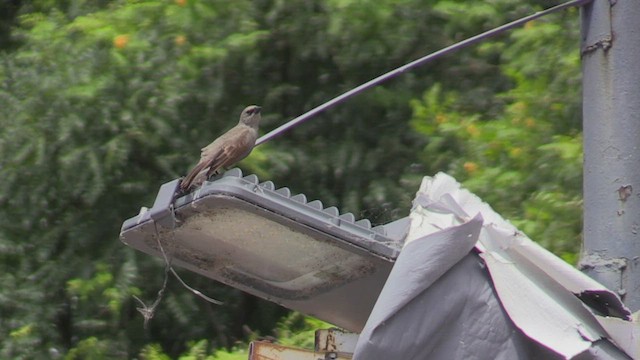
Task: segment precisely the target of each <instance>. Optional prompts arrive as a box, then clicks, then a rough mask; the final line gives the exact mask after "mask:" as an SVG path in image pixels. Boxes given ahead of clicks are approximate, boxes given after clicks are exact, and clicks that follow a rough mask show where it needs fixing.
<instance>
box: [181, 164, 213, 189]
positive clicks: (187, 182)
mask: <svg viewBox="0 0 640 360" xmlns="http://www.w3.org/2000/svg"><path fill="white" fill-rule="evenodd" d="M206 165H207V164H205V163H200V164H198V165H196V166H195V167H194V168H193V169H192V170H191V171H190V172H189V174H187V176H186V177H185V178H184V179H182V181H181V182H180V189H181V190H182V191H188V190H189V188H191V185H193V180H195V178H196V176H198V174H199V173H200V171H202V170H203V169H204V168H205V166H206Z"/></svg>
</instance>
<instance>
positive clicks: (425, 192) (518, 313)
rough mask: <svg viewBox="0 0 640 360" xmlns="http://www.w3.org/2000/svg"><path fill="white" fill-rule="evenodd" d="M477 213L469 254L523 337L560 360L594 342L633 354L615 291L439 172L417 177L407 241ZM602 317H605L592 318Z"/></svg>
mask: <svg viewBox="0 0 640 360" xmlns="http://www.w3.org/2000/svg"><path fill="white" fill-rule="evenodd" d="M477 214H481V215H482V218H483V219H484V223H483V225H482V229H481V231H480V235H479V242H478V243H477V244H476V249H477V250H478V251H479V252H480V253H481V256H482V257H483V258H484V259H485V261H486V265H487V268H488V270H489V273H490V274H491V278H492V280H493V284H494V286H495V289H496V292H497V294H498V296H499V298H500V301H501V304H502V306H503V307H504V309H505V310H506V312H507V313H508V314H509V317H510V318H511V320H512V321H513V322H514V323H515V325H516V326H517V327H518V328H519V329H520V330H521V331H522V332H523V333H524V334H526V335H527V336H528V337H530V338H531V339H533V340H535V341H537V342H538V343H540V344H542V345H544V346H545V347H547V348H549V349H552V350H553V351H554V352H556V353H557V354H559V355H560V356H562V357H563V358H567V359H570V358H574V357H576V356H578V355H579V354H584V353H585V352H588V351H589V349H591V348H592V347H593V346H594V344H597V343H600V342H601V340H606V341H611V342H613V343H614V344H616V345H617V346H618V348H619V349H623V350H625V351H627V354H628V355H631V356H634V355H635V354H634V353H633V349H634V348H635V349H637V344H638V343H639V342H640V338H638V335H637V329H638V322H637V321H635V322H633V321H630V320H631V317H630V312H629V310H628V309H627V308H626V307H625V306H624V304H623V303H622V301H621V300H620V298H619V297H618V296H617V295H616V294H615V293H614V292H612V291H610V290H609V289H607V288H605V287H604V286H602V285H601V284H599V283H598V282H596V281H594V280H593V279H591V278H589V277H588V276H586V275H585V274H583V273H581V272H580V271H578V270H576V269H574V268H573V267H571V266H570V265H569V264H567V263H566V262H564V261H563V260H562V259H559V258H558V257H556V256H555V255H553V254H552V253H550V252H549V251H547V250H546V249H544V248H542V247H541V246H540V245H538V244H536V243H534V242H533V241H531V240H530V239H529V238H528V237H526V236H525V235H524V234H523V233H521V232H520V231H519V230H518V229H517V228H515V227H514V226H513V225H511V223H509V222H508V221H506V220H504V219H503V218H502V217H500V215H498V214H497V213H496V212H495V211H493V209H491V207H490V206H489V205H487V204H486V203H484V202H482V201H481V200H480V199H479V198H478V197H477V196H475V195H474V194H472V193H471V192H469V191H467V190H465V189H462V188H461V187H460V184H459V183H458V182H456V181H455V179H453V178H452V177H450V176H448V175H446V174H443V173H439V174H437V175H436V176H435V177H433V178H429V177H427V178H425V179H424V180H423V183H422V185H421V187H420V191H419V192H418V194H417V196H416V199H415V201H414V209H413V212H412V219H416V220H414V222H413V223H412V226H411V229H410V233H409V237H408V239H407V243H411V242H412V241H413V239H414V237H413V236H415V235H422V236H424V235H425V234H433V235H435V234H437V233H438V232H440V231H441V230H440V229H446V228H448V227H451V226H460V224H466V223H469V222H473V221H474V219H476V218H477ZM474 216H475V217H474ZM472 217H474V218H473V219H472ZM406 246H407V247H408V246H409V245H406ZM405 250H406V248H405ZM401 256H402V254H401ZM392 273H393V272H392ZM581 300H582V301H581ZM374 311H375V310H374ZM603 314H604V315H608V316H609V317H602V316H596V315H603ZM612 318H614V319H617V320H611V319H612ZM603 319H608V320H603ZM611 322H614V323H618V322H622V323H624V324H626V325H627V327H628V329H627V330H625V331H622V333H623V334H618V333H616V332H615V331H613V330H612V325H611V324H610V323H611ZM631 328H632V329H636V330H630V329H631ZM629 349H631V350H629ZM580 358H582V357H580Z"/></svg>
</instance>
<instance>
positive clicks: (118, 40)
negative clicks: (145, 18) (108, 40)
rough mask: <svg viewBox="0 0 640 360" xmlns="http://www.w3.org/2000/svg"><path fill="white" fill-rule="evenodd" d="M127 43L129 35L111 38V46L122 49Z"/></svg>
mask: <svg viewBox="0 0 640 360" xmlns="http://www.w3.org/2000/svg"><path fill="white" fill-rule="evenodd" d="M128 43H129V35H118V36H116V37H115V38H113V46H115V47H116V48H118V49H124V48H125V47H126V46H127V44H128Z"/></svg>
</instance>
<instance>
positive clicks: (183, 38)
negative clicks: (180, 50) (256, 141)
mask: <svg viewBox="0 0 640 360" xmlns="http://www.w3.org/2000/svg"><path fill="white" fill-rule="evenodd" d="M173 42H174V43H175V44H176V45H178V46H182V45H184V44H186V43H187V37H186V36H184V35H178V36H176V37H175V39H173Z"/></svg>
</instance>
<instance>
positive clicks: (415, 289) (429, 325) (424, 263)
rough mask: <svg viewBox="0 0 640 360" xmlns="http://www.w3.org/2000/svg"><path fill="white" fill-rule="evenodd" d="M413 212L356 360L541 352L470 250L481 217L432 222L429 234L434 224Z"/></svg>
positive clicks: (498, 356)
mask: <svg viewBox="0 0 640 360" xmlns="http://www.w3.org/2000/svg"><path fill="white" fill-rule="evenodd" d="M414 215H415V214H414ZM414 215H412V217H413V218H412V225H411V229H410V234H412V235H410V238H411V241H409V242H407V244H406V246H405V248H404V249H403V251H402V252H401V253H400V256H399V257H398V259H397V260H396V264H395V266H394V268H393V269H392V271H391V274H390V275H389V278H388V279H387V282H386V284H385V287H384V288H383V290H382V293H381V294H380V296H379V297H378V301H377V302H376V305H375V307H374V310H373V312H372V313H371V315H370V316H369V319H368V321H367V323H366V325H365V328H364V330H363V331H362V333H361V334H360V337H359V339H358V343H357V345H356V351H355V353H354V359H356V360H359V359H360V360H365V359H366V360H388V359H404V360H411V359H416V360H418V359H504V360H508V359H529V355H528V354H529V353H530V352H531V351H534V352H535V353H536V354H540V353H541V352H540V351H538V349H536V347H535V346H531V345H530V344H529V343H528V340H527V339H526V337H524V336H523V335H522V334H521V333H520V332H519V331H517V329H516V328H515V327H514V326H513V324H512V323H511V321H510V320H509V317H508V316H507V314H506V313H505V312H504V310H503V309H502V307H501V306H500V303H499V301H498V299H497V297H496V296H495V293H494V291H493V288H492V286H491V281H490V278H489V276H488V274H487V272H486V271H485V269H484V264H483V262H482V260H481V259H480V258H479V257H478V255H477V254H475V253H473V252H472V253H470V251H471V250H472V249H473V247H474V245H475V244H476V242H477V240H478V237H479V235H480V231H481V228H482V224H483V219H482V217H481V216H480V215H478V216H476V217H475V218H473V219H471V220H469V221H468V222H466V223H463V224H460V225H457V226H452V227H448V228H447V229H445V230H439V229H438V226H435V227H434V228H433V229H435V232H433V233H430V230H429V229H430V228H431V225H432V224H429V223H428V222H421V221H420V219H421V216H417V215H416V216H414ZM543 358H547V359H549V358H550V357H543ZM551 358H553V357H551Z"/></svg>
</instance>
